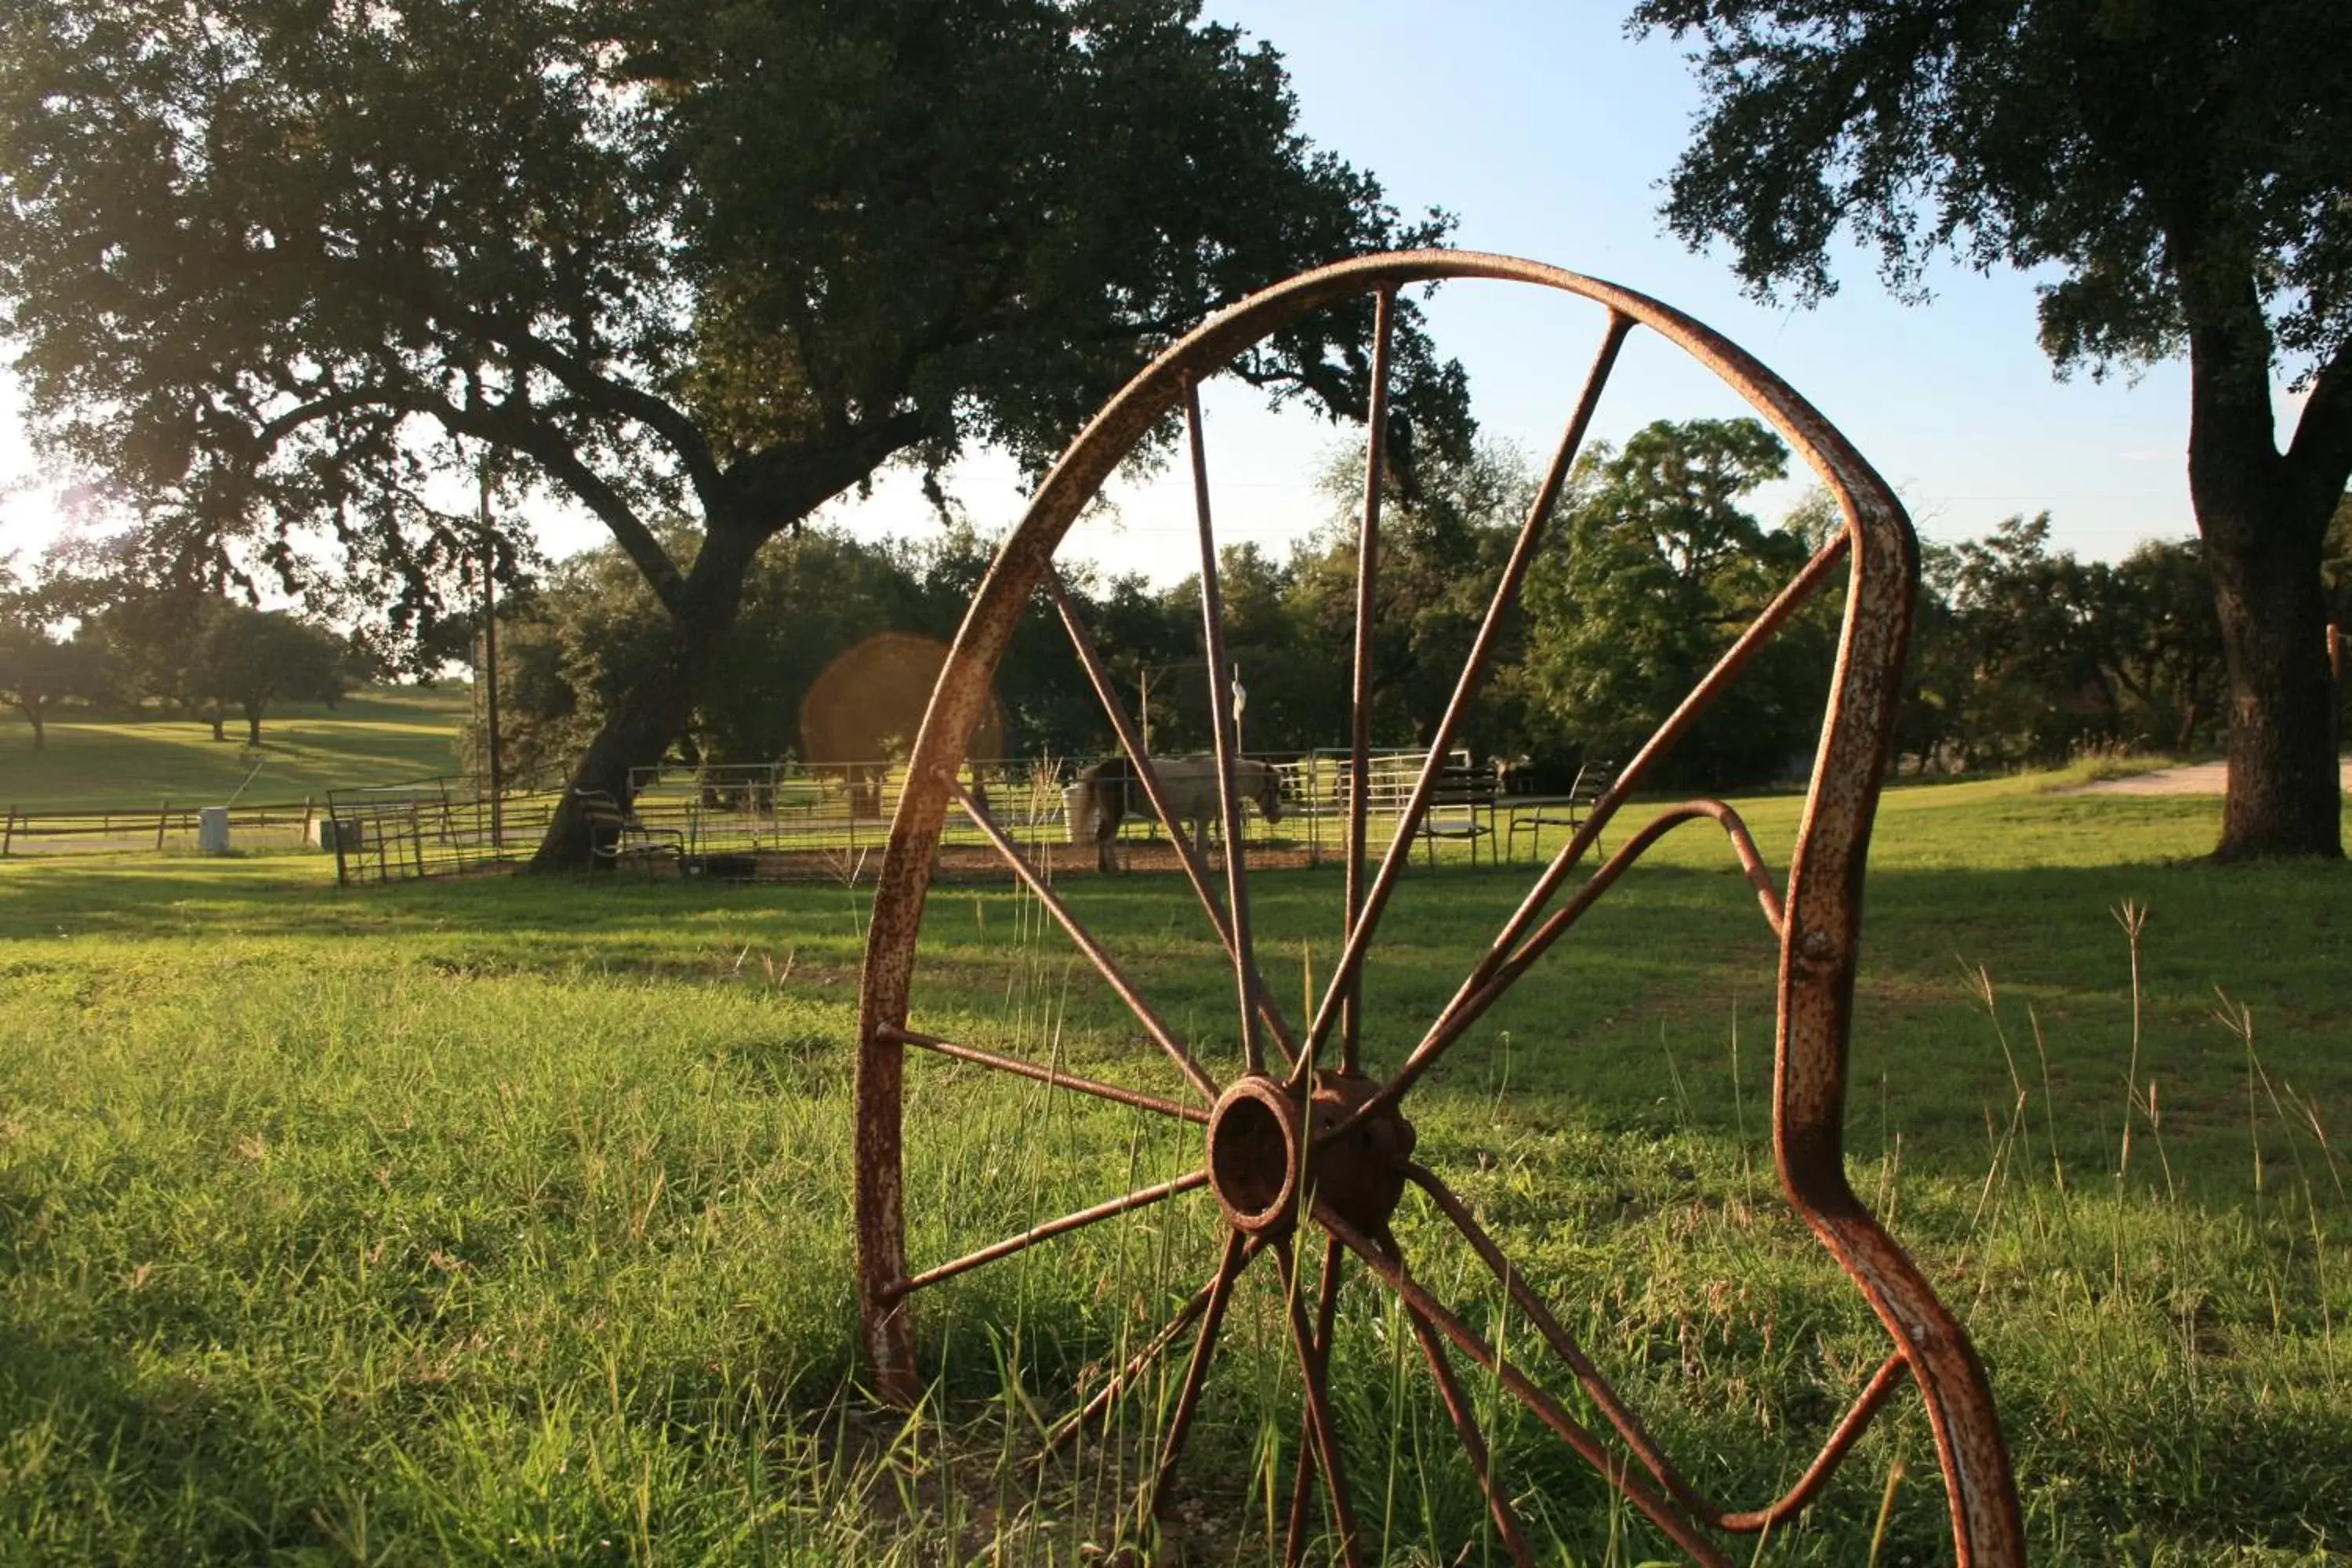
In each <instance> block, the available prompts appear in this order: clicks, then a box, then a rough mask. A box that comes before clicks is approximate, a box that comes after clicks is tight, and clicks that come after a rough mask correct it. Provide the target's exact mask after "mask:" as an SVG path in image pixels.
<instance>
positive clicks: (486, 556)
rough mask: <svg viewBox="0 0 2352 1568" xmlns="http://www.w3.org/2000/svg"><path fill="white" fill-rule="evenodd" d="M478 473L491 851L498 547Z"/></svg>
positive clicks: (493, 849)
mask: <svg viewBox="0 0 2352 1568" xmlns="http://www.w3.org/2000/svg"><path fill="white" fill-rule="evenodd" d="M480 474H481V525H482V663H483V665H484V667H485V669H486V674H487V680H486V682H485V692H484V695H485V697H486V698H487V700H488V709H487V711H488V721H489V723H488V729H489V731H490V736H489V740H490V770H489V771H490V853H491V854H492V855H493V856H496V855H498V854H499V853H500V852H501V851H502V850H503V849H504V847H505V846H506V804H505V802H504V800H503V799H502V798H501V796H502V795H504V793H505V781H504V780H503V779H502V778H500V777H499V585H498V565H499V548H498V542H497V541H496V539H495V537H494V536H493V535H492V534H491V532H490V468H489V465H488V463H484V464H483V465H482V466H481V468H480Z"/></svg>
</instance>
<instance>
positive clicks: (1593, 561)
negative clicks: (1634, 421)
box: [1526, 418, 1835, 787]
mask: <svg viewBox="0 0 2352 1568" xmlns="http://www.w3.org/2000/svg"><path fill="white" fill-rule="evenodd" d="M1788 465H1789V452H1788V448H1787V447H1785V446H1783V445H1782V444H1781V442H1780V437H1776V436H1774V435H1773V434H1772V433H1771V432H1770V431H1769V430H1768V429H1766V428H1765V427H1764V426H1762V425H1760V424H1759V423H1758V422H1757V421H1755V420H1753V419H1746V418H1740V419H1694V420H1689V421H1686V422H1680V423H1677V422H1675V421H1671V420H1661V421H1658V422H1656V423H1654V424H1652V425H1648V426H1644V427H1643V428H1642V429H1641V430H1639V431H1637V432H1635V433H1634V434H1633V436H1632V437H1629V438H1628V439H1627V441H1626V442H1625V445H1624V447H1623V448H1622V450H1616V449H1612V448H1611V447H1608V446H1606V445H1605V444H1604V445H1601V446H1597V447H1594V448H1593V449H1592V450H1591V451H1590V452H1588V453H1587V454H1586V455H1585V457H1584V458H1581V459H1580V461H1579V464H1578V469H1577V474H1576V478H1575V489H1574V494H1573V497H1572V504H1571V507H1570V511H1569V514H1568V517H1567V520H1566V527H1565V528H1564V529H1563V530H1562V531H1560V534H1559V541H1558V543H1557V544H1556V546H1555V547H1554V548H1553V549H1552V550H1550V551H1549V552H1547V554H1546V556H1545V558H1544V560H1543V561H1542V562H1541V563H1539V565H1538V569H1537V570H1536V571H1534V572H1533V573H1532V574H1530V575H1529V578H1528V595H1527V597H1528V616H1529V620H1530V625H1531V630H1530V634H1529V637H1528V657H1527V664H1526V679H1527V680H1528V685H1529V687H1530V688H1531V689H1533V691H1534V692H1535V693H1537V694H1538V699H1539V700H1540V702H1541V705H1542V707H1543V710H1544V711H1545V713H1546V714H1547V716H1548V717H1549V719H1550V720H1551V721H1552V722H1553V724H1554V725H1555V726H1557V727H1559V728H1560V729H1562V730H1565V731H1568V732H1569V733H1572V734H1574V735H1576V736H1577V737H1579V739H1580V742H1581V743H1582V745H1583V746H1584V747H1585V748H1586V750H1587V752H1588V753H1589V754H1597V755H1598V756H1600V757H1602V758H1605V759H1607V760H1609V761H1612V762H1618V763H1622V762H1623V761H1625V760H1626V759H1627V758H1628V757H1630V756H1631V755H1632V754H1633V752H1634V750H1635V749H1636V748H1638V747H1639V746H1640V745H1641V743H1642V742H1643V741H1644V740H1646V739H1647V738H1648V736H1649V734H1650V732H1651V731H1653V730H1654V729H1655V728H1656V727H1657V725H1658V724H1659V723H1660V722H1661V721H1663V720H1664V718H1665V717H1666V715H1667V714H1669V713H1671V712H1672V711H1673V710H1674V709H1675V705H1676V704H1678V703H1679V702H1680V701H1681V700H1682V699H1683V698H1684V697H1685V695H1687V694H1688V692H1689V691H1690V689H1691V688H1692V687H1694V686H1696V684H1697V683H1698V681H1699V679H1700V678H1701V677H1702V676H1704V675H1705V674H1706V671H1707V669H1708V668H1710V667H1711V666H1712V665H1713V664H1714V663H1715V661H1716V660H1717V658H1720V657H1721V656H1722V654H1723V652H1724V650H1725V649H1727V648H1728V647H1730V646H1731V644H1732V642H1733V640H1734V639H1736V638H1737V637H1738V635H1739V634H1740V632H1741V631H1743V630H1744V629H1746V627H1747V626H1748V622H1750V621H1751V620H1753V619H1754V618H1755V616H1756V615H1757V614H1758V612H1759V611H1760V610H1762V609H1763V607H1764V606H1765V605H1766V604H1768V603H1769V601H1770V600H1771V598H1772V596H1773V595H1775V594H1777V593H1778V592H1779V591H1780V588H1781V587H1782V586H1783V585H1784V584H1786V583H1787V582H1788V580H1789V579H1790V577H1792V576H1794V575H1795V574H1796V573H1797V572H1798V570H1799V569H1800V568H1801V567H1802V566H1803V565H1804V563H1805V560H1806V558H1807V557H1808V556H1809V555H1810V554H1811V544H1810V542H1809V541H1808V540H1807V539H1806V538H1805V536H1804V535H1803V533H1802V532H1801V531H1800V530H1799V529H1798V528H1796V527H1790V526H1781V527H1769V526H1767V525H1766V524H1765V523H1763V522H1761V521H1759V520H1758V519H1757V518H1756V517H1755V516H1753V515H1752V514H1751V513H1749V512H1748V511H1747V510H1744V508H1743V505H1742V503H1743V502H1744V501H1745V500H1747V499H1748V496H1750V495H1751V494H1752V493H1753V492H1754V491H1755V490H1756V489H1758V488H1759V487H1760V486H1762V485H1764V484H1767V483H1769V482H1770V481H1772V480H1775V479H1781V478H1784V477H1785V476H1786V475H1787V473H1788ZM1834 641H1835V631H1834V625H1833V623H1832V622H1829V621H1828V620H1826V619H1825V618H1824V617H1823V616H1821V615H1819V614H1815V615H1811V616H1801V617H1799V618H1798V619H1797V620H1796V621H1795V622H1794V623H1793V624H1791V625H1790V626H1788V627H1787V628H1785V629H1784V630H1783V631H1782V632H1781V634H1780V637H1778V638H1777V639H1776V640H1775V641H1774V643H1773V644H1772V645H1770V647H1768V648H1767V649H1766V650H1765V652H1764V654H1763V656H1762V657H1760V658H1759V659H1758V660H1757V661H1756V662H1755V663H1754V664H1753V665H1751V666H1750V667H1749V669H1748V673H1747V674H1746V675H1745V676H1743V677H1742V679H1741V680H1740V681H1739V682H1738V684H1737V685H1736V686H1734V687H1733V688H1732V689H1730V691H1728V692H1727V694H1726V695H1725V696H1724V698H1723V699H1722V700H1721V701H1720V702H1719V703H1718V704H1717V708H1716V709H1715V710H1714V711H1713V712H1711V713H1710V714H1709V715H1708V716H1707V718H1706V721H1704V722H1703V723H1702V724H1701V725H1700V726H1699V727H1698V729H1697V730H1696V731H1694V732H1693V733H1692V734H1691V736H1690V737H1689V738H1688V739H1687V740H1686V741H1685V742H1684V743H1683V745H1682V746H1681V747H1680V748H1679V750H1678V751H1677V752H1675V755H1674V756H1673V757H1672V758H1670V759H1669V760H1668V762H1667V763H1666V766H1667V769H1668V772H1669V773H1670V774H1671V775H1673V776H1677V777H1681V778H1685V779H1690V780H1693V781H1696V782H1699V783H1704V784H1708V785H1710V786H1717V787H1719V786H1721V785H1724V784H1729V783H1732V782H1735V781H1752V780H1756V779H1763V778H1770V777H1774V776H1777V775H1779V774H1780V773H1783V772H1785V771H1787V768H1788V764H1789V763H1790V761H1791V759H1792V757H1793V756H1794V755H1795V754H1797V753H1798V752H1802V751H1803V750H1804V749H1805V748H1806V747H1807V746H1808V745H1809V743H1810V742H1811V740H1812V738H1813V736H1814V735H1816V734H1817V733H1818V732H1819V730H1820V718H1821V701H1822V693H1823V691H1824V690H1825V689H1826V688H1825V684H1824V679H1825V676H1826V671H1827V668H1828V663H1827V655H1828V652H1829V650H1830V649H1831V648H1832V647H1833V646H1834Z"/></svg>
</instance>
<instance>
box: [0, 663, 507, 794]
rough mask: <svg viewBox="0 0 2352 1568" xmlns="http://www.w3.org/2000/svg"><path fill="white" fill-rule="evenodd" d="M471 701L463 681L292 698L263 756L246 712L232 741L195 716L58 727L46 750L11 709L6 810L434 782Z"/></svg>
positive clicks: (450, 755) (5, 728) (1, 735)
mask: <svg viewBox="0 0 2352 1568" xmlns="http://www.w3.org/2000/svg"><path fill="white" fill-rule="evenodd" d="M466 713H467V691H466V689H465V688H464V687H462V686H440V687H425V688H418V687H366V688H362V689H359V690H356V691H353V692H352V693H351V694H350V695H349V696H347V697H345V698H344V699H343V700H341V701H340V702H338V703H336V704H335V705H334V706H333V707H332V708H329V707H327V706H326V705H324V704H323V703H289V704H288V705H287V706H286V707H285V708H283V709H274V710H271V711H270V712H269V713H268V715H266V716H265V718H264V720H263V723H262V727H261V739H262V746H261V750H260V751H259V752H250V751H248V750H247V748H246V746H245V744H244V742H245V723H244V721H243V719H242V718H240V717H238V716H236V715H235V714H232V715H231V716H230V722H229V725H228V729H227V734H228V737H229V738H228V739H227V740H226V741H215V740H214V739H213V738H212V727H211V726H210V725H208V724H205V723H201V722H197V721H192V720H184V719H173V720H169V721H165V720H151V721H144V722H141V723H118V722H107V723H78V722H53V723H51V724H50V725H49V726H48V746H47V749H46V750H43V751H39V752H36V751H34V750H33V732H32V730H31V728H30V727H29V726H27V725H26V723H25V722H24V721H23V720H21V719H19V718H17V717H16V715H15V714H14V713H13V712H12V713H11V714H10V715H9V716H8V717H7V718H6V719H5V721H0V805H14V806H16V808H17V809H19V810H33V809H37V810H42V811H94V810H99V809H101V808H106V807H116V806H154V805H161V804H163V802H165V801H173V802H176V803H178V804H180V805H199V804H202V805H219V804H220V803H222V802H224V801H226V800H227V799H228V798H229V796H230V795H233V794H235V793H236V791H237V790H238V788H239V787H240V786H242V787H243V789H244V798H245V799H246V800H248V801H257V802H259V801H268V802H283V801H299V800H302V799H304V798H306V797H309V796H312V795H315V796H318V797H319V798H320V799H321V800H323V799H324V798H325V797H326V794H327V792H328V791H329V790H331V789H352V788H357V787H360V786H362V785H366V784H397V783H400V782H402V781H404V780H408V779H420V778H433V777H436V776H438V775H441V774H446V773H456V772H457V752H456V749H455V741H456V736H457V727H458V725H460V724H461V723H463V722H464V721H465V718H466ZM248 773H250V774H251V775H252V778H251V781H250V782H249V783H248V782H247V774H248Z"/></svg>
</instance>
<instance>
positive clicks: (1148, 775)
mask: <svg viewBox="0 0 2352 1568" xmlns="http://www.w3.org/2000/svg"><path fill="white" fill-rule="evenodd" d="M1045 592H1046V595H1047V596H1048V597H1050V598H1051V599H1052V600H1053V601H1054V609H1055V613H1056V614H1058V615H1059V616H1061V619H1062V626H1063V627H1064V629H1065V630H1066V631H1067V632H1068V633H1069V634H1070V644H1071V646H1072V647H1074V648H1076V650H1077V656H1078V663H1079V665H1080V666H1081V667H1083V668H1085V670H1086V673H1087V684H1088V685H1090V686H1092V687H1093V688H1094V689H1095V696H1096V698H1097V700H1100V701H1101V703H1102V705H1103V711H1104V713H1105V714H1107V715H1108V717H1109V719H1110V727H1111V731H1112V733H1113V734H1115V735H1117V736H1118V743H1119V747H1120V749H1121V750H1122V751H1124V752H1126V753H1127V756H1128V760H1129V763H1132V764H1133V765H1134V768H1135V780H1136V783H1138V784H1141V785H1142V786H1143V795H1144V798H1145V799H1146V800H1148V801H1150V803H1151V809H1152V812H1153V813H1154V814H1155V815H1156V816H1158V817H1159V818H1160V821H1161V822H1162V823H1164V824H1166V825H1167V827H1168V842H1169V845H1170V847H1172V848H1173V849H1174V850H1175V851H1176V862H1177V864H1178V865H1179V866H1181V868H1183V871H1184V879H1185V880H1186V881H1188V882H1190V883H1191V884H1192V891H1193V893H1194V895H1195V896H1197V897H1198V898H1199V899H1200V900H1201V908H1202V910H1205V911H1206V912H1207V914H1208V917H1209V924H1210V926H1211V927H1212V928H1213V930H1214V931H1216V933H1217V942H1218V943H1219V944H1220V945H1221V946H1223V948H1224V950H1225V952H1226V954H1227V956H1229V957H1231V958H1232V959H1233V960H1234V963H1240V962H1241V957H1240V949H1239V948H1238V947H1237V946H1236V945H1235V943H1234V928H1233V922H1232V921H1229V920H1227V919H1226V918H1225V906H1224V905H1223V903H1221V902H1219V901H1218V900H1217V895H1216V894H1215V893H1214V892H1213V891H1212V890H1211V889H1210V885H1209V868H1208V867H1207V865H1206V864H1205V863H1204V862H1203V861H1202V858H1201V853H1200V849H1199V847H1198V846H1196V845H1195V844H1194V843H1193V842H1192V835H1191V834H1189V833H1187V832H1186V831H1185V830H1184V825H1183V823H1182V822H1181V821H1180V820H1179V819H1178V817H1177V816H1176V814H1175V813H1174V812H1173V811H1172V810H1171V808H1170V805H1169V797H1168V786H1167V784H1165V783H1164V782H1163V781H1162V780H1161V779H1160V764H1159V763H1155V762H1153V761H1152V759H1151V755H1150V752H1148V751H1146V750H1145V749H1144V744H1143V737H1142V736H1141V735H1140V734H1139V733H1138V732H1137V731H1136V727H1135V721H1134V720H1133V719H1131V718H1129V715H1128V711H1127V704H1126V703H1125V702H1124V701H1123V700H1120V698H1119V695H1118V688H1116V687H1115V686H1113V685H1112V684H1111V679H1110V671H1109V670H1108V669H1107V668H1104V665H1103V661H1102V655H1101V654H1100V653H1099V652H1097V650H1096V647H1095V642H1094V638H1093V637H1091V636H1089V635H1088V634H1087V628H1086V623H1085V622H1083V621H1081V620H1079V619H1078V615H1077V610H1076V606H1075V605H1072V604H1071V603H1070V595H1069V592H1068V590H1067V589H1066V588H1065V587H1064V586H1063V584H1062V575H1061V574H1060V573H1059V572H1057V571H1055V569H1054V567H1053V566H1052V565H1051V564H1050V563H1048V564H1047V566H1046V568H1045ZM1250 978H1251V983H1252V984H1253V985H1254V987H1255V991H1256V993H1257V1012H1258V1016H1259V1017H1261V1018H1263V1019H1264V1020H1265V1026H1266V1028H1267V1029H1268V1030H1270V1031H1271V1032H1272V1033H1273V1035H1274V1042H1275V1047H1276V1049H1277V1050H1279V1051H1280V1052H1281V1053H1282V1060H1283V1064H1284V1066H1285V1067H1287V1066H1288V1065H1289V1064H1290V1063H1291V1062H1292V1061H1294V1060H1296V1059H1297V1046H1296V1042H1295V1040H1294V1039H1293V1037H1292V1035H1291V1032H1290V1025H1289V1022H1288V1021H1287V1020H1286V1018H1285V1017H1284V1016H1283V1014H1282V1009H1281V1007H1280V1006H1279V1005H1276V1002H1275V999H1274V994H1273V992H1272V990H1271V989H1270V988H1269V987H1268V986H1267V985H1266V984H1265V975H1264V974H1262V973H1259V972H1258V970H1257V968H1256V966H1255V965H1254V964H1253V965H1252V966H1251V969H1250Z"/></svg>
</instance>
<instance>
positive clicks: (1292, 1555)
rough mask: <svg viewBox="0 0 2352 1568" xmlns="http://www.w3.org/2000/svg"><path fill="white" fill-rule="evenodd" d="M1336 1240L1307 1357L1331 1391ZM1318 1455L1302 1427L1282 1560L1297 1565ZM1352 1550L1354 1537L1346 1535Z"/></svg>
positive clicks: (1327, 1245) (1326, 1249)
mask: <svg viewBox="0 0 2352 1568" xmlns="http://www.w3.org/2000/svg"><path fill="white" fill-rule="evenodd" d="M1343 1250H1344V1249H1343V1248H1342V1247H1340V1246H1339V1242H1338V1240H1337V1239H1335V1238H1333V1237H1324V1238H1323V1278H1322V1282H1321V1284H1320V1285H1318V1287H1317V1289H1316V1300H1315V1332H1314V1335H1313V1338H1312V1340H1311V1341H1310V1342H1309V1345H1308V1355H1309V1359H1310V1360H1311V1361H1312V1363H1313V1364H1314V1368H1315V1375H1316V1376H1317V1377H1318V1378H1320V1379H1322V1380H1324V1386H1326V1387H1327V1388H1328V1380H1329V1377H1330V1374H1331V1328H1332V1322H1333V1320H1334V1318H1335V1317H1336V1316H1337V1314H1338V1310H1339V1259H1340V1257H1341V1255H1342V1252H1343ZM1315 1468H1316V1452H1315V1440H1314V1434H1313V1431H1312V1430H1311V1428H1310V1427H1308V1426H1307V1425H1306V1424H1305V1423H1302V1427H1301V1430H1300V1433H1299V1443H1298V1463H1297V1467H1296V1468H1295V1472H1294V1474H1293V1476H1292V1478H1291V1483H1290V1522H1289V1525H1288V1527H1287V1529H1286V1531H1285V1532H1284V1538H1283V1548H1282V1560H1283V1562H1284V1563H1297V1562H1299V1561H1300V1560H1301V1559H1302V1558H1303V1557H1304V1556H1305V1555H1306V1552H1307V1506H1308V1505H1307V1487H1308V1486H1309V1485H1310V1484H1311V1483H1312V1482H1313V1481H1314V1479H1315ZM1345 1533H1346V1534H1347V1536H1348V1538H1349V1545H1350V1548H1351V1549H1352V1546H1353V1543H1354V1540H1355V1533H1354V1531H1353V1530H1349V1531H1346V1532H1345Z"/></svg>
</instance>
